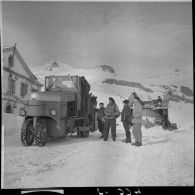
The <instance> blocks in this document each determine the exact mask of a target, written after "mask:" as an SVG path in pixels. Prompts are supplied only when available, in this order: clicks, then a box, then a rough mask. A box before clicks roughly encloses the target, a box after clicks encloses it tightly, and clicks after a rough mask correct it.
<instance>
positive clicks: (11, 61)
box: [8, 54, 14, 67]
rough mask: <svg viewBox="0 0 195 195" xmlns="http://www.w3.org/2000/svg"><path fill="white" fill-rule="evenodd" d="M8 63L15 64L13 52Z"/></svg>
mask: <svg viewBox="0 0 195 195" xmlns="http://www.w3.org/2000/svg"><path fill="white" fill-rule="evenodd" d="M8 65H9V66H10V67H12V66H14V56H13V55H12V54H11V55H9V57H8Z"/></svg>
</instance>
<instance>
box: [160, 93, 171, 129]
mask: <svg viewBox="0 0 195 195" xmlns="http://www.w3.org/2000/svg"><path fill="white" fill-rule="evenodd" d="M171 95H172V93H171V91H168V93H166V95H165V96H164V98H163V101H162V106H163V107H167V109H163V110H162V116H163V121H162V126H163V129H168V128H169V126H170V121H169V119H168V106H169V101H170V99H171Z"/></svg>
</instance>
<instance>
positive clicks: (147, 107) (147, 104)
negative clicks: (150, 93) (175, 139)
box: [129, 92, 177, 131]
mask: <svg viewBox="0 0 195 195" xmlns="http://www.w3.org/2000/svg"><path fill="white" fill-rule="evenodd" d="M135 96H137V97H138V98H139V96H138V95H137V94H136V93H135V92H134V93H132V94H131V95H130V97H129V101H130V107H131V110H133V108H132V100H133V97H135ZM139 100H140V103H141V105H142V109H143V110H142V116H143V117H142V125H144V126H145V127H146V128H150V127H153V126H156V125H157V126H162V128H163V129H164V130H170V131H172V130H176V129H177V124H175V123H171V122H170V120H169V115H168V113H169V111H168V109H169V108H168V106H165V105H164V104H163V100H162V99H161V98H160V96H159V97H158V99H154V100H150V101H143V100H141V99H140V98H139ZM149 118H150V119H151V118H153V120H152V121H150V120H149Z"/></svg>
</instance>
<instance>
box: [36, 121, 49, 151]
mask: <svg viewBox="0 0 195 195" xmlns="http://www.w3.org/2000/svg"><path fill="white" fill-rule="evenodd" d="M35 141H36V144H37V146H40V147H42V146H44V145H45V144H46V142H47V125H46V121H45V120H43V119H39V120H38V121H37V125H36V129H35Z"/></svg>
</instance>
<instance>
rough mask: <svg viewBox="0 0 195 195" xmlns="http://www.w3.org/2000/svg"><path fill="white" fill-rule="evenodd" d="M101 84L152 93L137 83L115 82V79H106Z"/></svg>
mask: <svg viewBox="0 0 195 195" xmlns="http://www.w3.org/2000/svg"><path fill="white" fill-rule="evenodd" d="M102 83H108V84H115V85H121V86H128V87H135V88H139V89H142V90H144V91H146V92H150V93H152V92H154V91H153V90H151V89H150V88H146V87H144V86H143V85H142V84H140V83H137V82H130V81H125V80H116V79H106V80H104V81H103V82H102Z"/></svg>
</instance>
